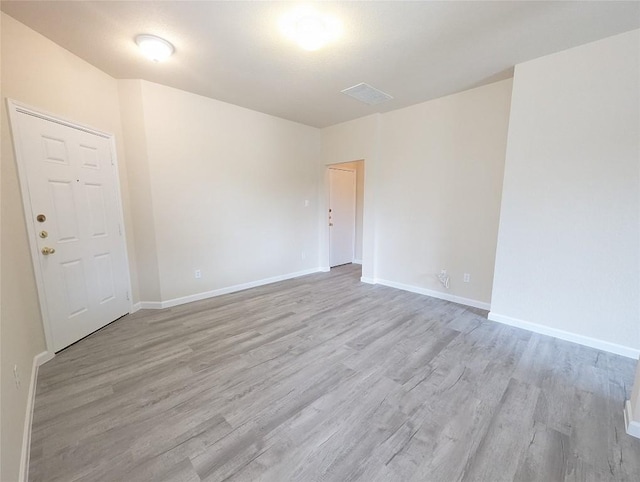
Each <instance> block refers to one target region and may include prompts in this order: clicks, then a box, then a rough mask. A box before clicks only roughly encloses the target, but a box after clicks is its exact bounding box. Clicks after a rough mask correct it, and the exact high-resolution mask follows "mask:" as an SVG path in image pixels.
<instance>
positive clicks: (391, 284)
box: [360, 277, 491, 310]
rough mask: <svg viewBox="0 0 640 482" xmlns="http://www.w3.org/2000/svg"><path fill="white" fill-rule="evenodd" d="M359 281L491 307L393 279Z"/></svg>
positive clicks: (463, 303) (480, 306) (481, 302)
mask: <svg viewBox="0 0 640 482" xmlns="http://www.w3.org/2000/svg"><path fill="white" fill-rule="evenodd" d="M365 280H366V281H365ZM360 281H362V282H364V283H370V284H376V285H383V286H389V287H390V288H396V289H399V290H404V291H410V292H411V293H418V294H420V295H425V296H431V297H432V298H438V299H440V300H445V301H451V302H452V303H458V304H460V305H466V306H472V307H474V308H480V309H482V310H488V309H490V308H491V305H490V304H489V303H485V302H484V301H478V300H473V299H471V298H464V297H462V296H456V295H450V294H448V293H442V292H441V291H434V290H429V289H427V288H421V287H419V286H412V285H406V284H404V283H396V282H395V281H389V280H385V279H380V278H373V279H372V278H364V277H363V278H360Z"/></svg>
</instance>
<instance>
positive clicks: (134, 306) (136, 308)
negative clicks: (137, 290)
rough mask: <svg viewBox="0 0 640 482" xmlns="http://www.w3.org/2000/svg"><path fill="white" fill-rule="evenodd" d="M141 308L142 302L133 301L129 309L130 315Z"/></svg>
mask: <svg viewBox="0 0 640 482" xmlns="http://www.w3.org/2000/svg"><path fill="white" fill-rule="evenodd" d="M141 309H142V303H140V302H138V303H133V304H132V305H131V311H130V312H129V314H130V315H133V314H134V313H135V312H136V311H140V310H141Z"/></svg>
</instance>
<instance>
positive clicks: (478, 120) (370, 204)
mask: <svg viewBox="0 0 640 482" xmlns="http://www.w3.org/2000/svg"><path fill="white" fill-rule="evenodd" d="M511 85H512V84H511V80H505V81H502V82H497V83H494V84H491V85H488V86H484V87H479V88H477V89H472V90H469V91H466V92H462V93H459V94H455V95H451V96H448V97H444V98H442V99H436V100H433V101H430V102H425V103H422V104H418V105H414V106H411V107H407V108H405V109H400V110H396V111H392V112H389V113H386V114H378V115H377V116H370V117H367V118H363V119H357V120H355V121H351V122H347V123H344V124H339V125H336V126H332V127H328V128H326V129H323V156H322V159H323V161H324V163H325V164H329V163H333V162H341V161H345V160H349V159H350V158H351V159H353V158H355V159H358V158H362V159H365V166H366V172H365V188H364V191H365V202H364V205H365V207H364V218H365V222H364V225H365V227H364V241H363V242H364V246H365V249H364V255H363V258H364V265H363V278H365V279H367V280H368V281H382V282H391V283H394V284H396V285H403V286H404V287H408V288H411V289H416V290H418V291H420V290H422V291H424V290H429V291H431V292H433V291H436V292H440V293H442V294H443V295H448V296H455V297H459V298H463V299H465V300H468V301H469V300H470V301H472V302H479V303H481V304H482V303H484V304H488V303H489V301H490V299H491V286H492V282H493V266H494V259H495V247H496V238H497V230H498V217H499V209H500V193H501V190H502V176H503V169H504V157H505V150H506V138H507V126H508V122H509V103H510V98H511ZM367 219H368V222H367ZM367 227H369V231H367ZM366 246H370V249H371V252H372V255H371V257H370V258H367V256H366V252H367V249H366ZM441 269H446V270H447V271H448V273H449V275H450V276H451V283H450V288H449V289H446V288H444V287H443V286H442V285H441V284H440V283H439V282H438V280H437V278H436V275H437V274H438V273H439V272H440V270H441ZM464 273H469V274H470V275H471V282H470V283H463V274H464Z"/></svg>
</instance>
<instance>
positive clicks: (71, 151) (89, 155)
mask: <svg viewBox="0 0 640 482" xmlns="http://www.w3.org/2000/svg"><path fill="white" fill-rule="evenodd" d="M12 126H13V135H14V143H15V145H16V153H17V156H18V164H19V167H20V177H21V185H22V188H23V199H24V201H25V202H24V205H25V214H26V217H27V223H28V224H30V226H29V228H30V229H29V235H30V236H31V238H32V239H31V240H30V243H31V247H32V250H31V251H32V256H33V257H34V268H35V271H36V278H37V279H38V281H39V283H38V284H39V295H40V302H41V305H42V312H43V318H44V321H45V325H48V327H47V326H45V331H46V329H47V328H48V329H49V333H48V335H49V336H50V338H51V340H50V343H51V344H52V345H53V350H54V351H59V350H61V349H62V348H64V347H66V346H68V345H70V344H72V343H74V342H76V341H78V340H79V339H81V338H83V337H85V336H86V335H88V334H90V333H92V332H94V331H96V330H98V329H99V328H102V327H103V326H104V325H106V324H108V323H110V322H112V321H113V320H115V319H117V318H119V317H121V316H122V315H125V314H126V313H128V312H129V310H130V307H131V303H130V301H129V274H128V267H127V258H126V248H125V240H124V236H123V230H122V225H121V211H120V203H119V190H118V185H117V182H118V179H117V171H116V167H115V162H114V160H113V159H114V156H112V151H111V149H112V143H111V139H110V137H109V136H106V135H99V134H97V133H92V132H90V131H88V130H81V129H80V128H75V127H72V126H70V125H66V124H63V123H58V122H55V121H53V120H48V119H46V118H43V117H38V116H36V115H33V114H30V113H27V112H25V111H21V110H20V109H16V110H15V111H13V112H12ZM50 348H51V347H50Z"/></svg>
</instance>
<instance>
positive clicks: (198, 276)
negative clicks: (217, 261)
mask: <svg viewBox="0 0 640 482" xmlns="http://www.w3.org/2000/svg"><path fill="white" fill-rule="evenodd" d="M195 277H196V279H200V278H202V271H200V270H199V269H197V270H196V272H195Z"/></svg>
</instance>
